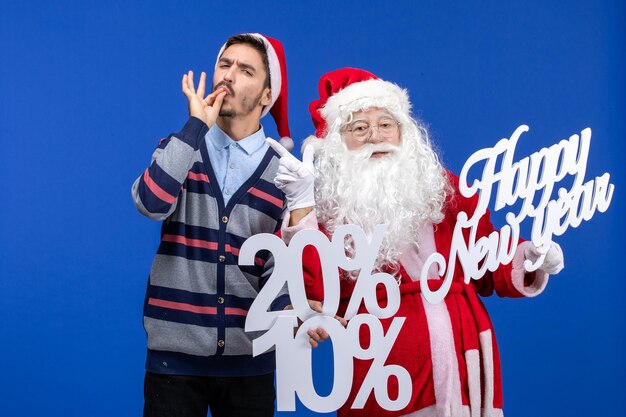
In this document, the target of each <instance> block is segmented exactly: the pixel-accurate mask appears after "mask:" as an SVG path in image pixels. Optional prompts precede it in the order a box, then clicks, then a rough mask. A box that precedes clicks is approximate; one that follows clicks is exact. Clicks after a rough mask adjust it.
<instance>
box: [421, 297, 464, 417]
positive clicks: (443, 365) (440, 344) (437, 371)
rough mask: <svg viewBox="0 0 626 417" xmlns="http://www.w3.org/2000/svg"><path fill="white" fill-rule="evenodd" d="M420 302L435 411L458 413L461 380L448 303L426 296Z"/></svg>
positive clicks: (439, 412)
mask: <svg viewBox="0 0 626 417" xmlns="http://www.w3.org/2000/svg"><path fill="white" fill-rule="evenodd" d="M423 297H424V296H423V295H422V298H423ZM423 305H424V312H425V313H426V321H427V323H428V334H429V336H430V354H431V357H432V365H433V384H434V387H435V400H436V401H437V405H436V408H437V412H438V414H437V415H440V416H457V415H460V409H461V406H462V403H461V382H460V375H459V361H458V359H457V356H456V350H455V348H454V335H453V333H452V322H451V321H450V313H449V312H448V306H447V305H446V303H445V302H442V303H437V304H431V303H429V302H427V301H426V300H425V299H424V301H423ZM468 414H469V413H468Z"/></svg>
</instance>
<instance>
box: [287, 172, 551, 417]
mask: <svg viewBox="0 0 626 417" xmlns="http://www.w3.org/2000/svg"><path fill="white" fill-rule="evenodd" d="M449 178H450V181H451V185H452V188H453V189H454V192H453V193H452V194H451V197H449V198H448V200H447V201H446V204H445V208H444V213H445V217H444V220H443V221H442V222H441V223H439V224H437V225H434V226H433V225H430V224H428V225H426V226H425V227H423V228H422V231H421V232H420V234H419V236H418V237H416V241H418V243H419V248H420V251H419V253H418V252H417V250H416V249H415V246H413V245H412V246H411V247H410V248H408V249H407V251H406V252H405V254H404V255H403V256H402V258H401V268H400V273H399V274H400V293H401V302H400V307H399V309H398V311H397V313H396V314H395V315H394V317H406V320H405V322H404V324H403V326H402V329H401V331H400V333H399V335H398V338H397V339H396V342H395V344H394V346H393V349H392V351H391V353H390V354H389V357H388V359H387V361H386V363H385V365H392V364H397V365H401V366H402V367H404V368H405V369H406V370H407V371H408V372H409V373H410V375H411V379H412V381H413V384H412V385H413V386H412V395H411V400H410V402H409V404H408V405H407V406H406V408H404V409H403V410H400V411H397V412H389V411H387V410H384V409H382V408H381V407H380V406H379V405H378V404H377V403H376V400H375V398H374V395H373V393H372V394H371V395H370V397H369V398H368V401H367V402H366V405H365V407H364V408H363V409H362V410H356V409H351V408H350V406H351V405H352V403H353V402H354V398H355V396H356V394H357V392H358V390H359V388H360V385H361V383H362V381H363V380H364V379H365V376H366V374H367V372H368V370H369V367H370V365H371V363H372V361H371V360H369V361H366V360H359V359H354V378H353V381H354V382H353V386H352V391H351V394H350V397H349V399H348V401H347V402H346V404H345V405H344V406H343V407H342V408H341V409H340V410H339V411H338V416H340V417H342V416H400V415H407V416H415V417H458V416H462V417H465V416H467V417H491V416H502V415H503V414H502V379H501V372H500V358H499V354H498V346H497V344H496V339H495V335H494V330H493V326H492V324H491V320H490V319H489V315H488V313H487V310H486V309H485V307H484V305H483V303H482V302H481V300H480V297H479V295H480V296H489V295H491V294H493V293H494V291H495V292H496V294H498V295H499V296H501V297H523V296H535V295H538V294H539V293H540V292H541V291H543V289H544V287H545V285H546V283H547V280H548V275H547V274H545V273H544V272H542V271H537V272H536V273H525V271H524V269H523V266H522V264H523V261H524V255H523V253H524V247H525V244H526V243H521V244H520V245H519V246H518V248H517V250H516V254H515V257H514V259H513V261H512V262H511V263H509V264H507V265H501V266H500V267H499V268H497V269H496V270H495V271H494V272H487V273H486V274H485V275H484V276H483V277H482V278H480V279H478V280H475V281H470V283H468V284H465V283H464V277H463V269H462V267H461V265H460V263H459V262H458V261H457V264H456V267H455V273H454V279H453V284H452V286H451V289H450V291H449V293H448V294H447V296H446V297H445V299H444V300H443V301H442V302H440V303H437V304H431V303H429V302H428V301H426V300H425V299H424V297H423V296H422V294H421V290H420V281H419V276H420V273H421V266H422V265H423V264H424V261H425V260H426V259H427V258H428V256H429V255H430V254H431V253H433V252H435V251H437V252H439V253H440V254H441V255H443V257H444V258H446V259H448V255H449V252H450V245H451V241H452V236H453V231H454V226H455V222H456V218H457V214H458V213H459V212H460V211H463V212H465V213H467V214H468V216H471V215H472V214H473V212H474V210H475V208H476V205H477V197H476V196H475V197H474V198H469V199H468V198H465V197H463V196H462V195H461V194H460V193H459V191H458V178H457V177H456V176H454V175H452V174H450V175H449ZM284 224H288V219H286V221H285V223H284ZM321 226H322V227H320V228H321V229H322V230H323V225H321ZM307 227H317V221H316V219H315V212H312V213H311V214H309V215H308V216H307V217H306V218H305V219H304V220H303V221H301V222H300V224H299V225H298V226H294V227H290V228H286V227H284V228H283V237H284V238H285V239H286V240H287V241H288V240H289V239H290V237H291V236H292V235H293V234H294V233H295V232H297V231H299V230H301V229H304V228H307ZM493 230H494V228H493V226H492V224H491V222H490V220H489V213H488V212H487V213H486V214H485V215H484V216H483V217H482V219H481V220H480V222H479V227H478V232H477V238H480V237H482V236H487V235H489V234H490V233H491V232H492V231H493ZM465 238H466V239H467V236H465ZM303 268H304V272H305V274H304V275H305V284H306V288H307V292H308V296H309V298H312V299H316V300H320V301H321V300H323V296H324V292H323V286H322V272H321V266H320V263H319V257H318V256H317V253H316V252H315V249H314V248H313V247H311V246H309V247H307V248H306V249H305V251H304V252H303ZM444 276H445V275H444ZM428 282H429V286H430V288H431V290H435V289H438V288H439V286H440V285H441V283H442V282H443V281H442V279H441V278H439V276H437V274H435V273H432V274H430V273H429V281H428ZM354 285H355V281H353V280H351V279H349V278H347V277H346V278H345V279H342V282H341V299H342V303H341V306H340V311H339V315H342V314H343V313H344V312H345V309H346V307H347V304H348V301H349V300H350V296H351V294H352V291H353V289H354ZM377 296H378V300H379V304H380V305H381V306H384V305H385V304H386V300H385V298H386V294H385V292H384V291H382V292H379V293H377ZM359 313H367V311H366V310H365V308H364V306H363V305H361V308H360V310H359ZM392 320H393V317H391V318H388V319H383V320H382V324H383V327H384V328H385V330H386V329H387V328H388V327H389V325H390V324H391V321H392ZM360 339H361V346H363V347H367V346H369V334H367V332H362V333H361V336H360ZM388 389H389V397H390V398H391V399H394V398H397V393H398V387H397V382H396V381H395V380H394V379H392V380H391V381H390V382H389V384H388Z"/></svg>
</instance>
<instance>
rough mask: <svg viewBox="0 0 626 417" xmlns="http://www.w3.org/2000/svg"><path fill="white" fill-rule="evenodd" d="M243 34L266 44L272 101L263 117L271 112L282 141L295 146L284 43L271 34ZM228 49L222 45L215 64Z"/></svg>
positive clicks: (288, 146) (288, 147)
mask: <svg viewBox="0 0 626 417" xmlns="http://www.w3.org/2000/svg"><path fill="white" fill-rule="evenodd" d="M243 35H250V36H253V37H255V38H257V39H259V40H260V41H262V42H263V45H265V50H266V52H267V60H268V63H269V68H270V74H269V75H270V88H271V90H272V101H271V102H270V104H268V105H267V106H265V108H264V109H263V112H262V113H261V117H263V116H265V115H266V114H267V113H271V115H272V117H273V118H274V122H276V128H277V130H278V134H279V135H280V136H281V139H280V143H281V144H282V145H283V146H285V148H287V149H290V150H291V149H292V148H293V141H292V140H291V138H290V136H291V134H290V132H289V120H288V117H287V61H286V60H285V51H284V49H283V44H282V43H281V42H280V41H279V40H276V39H273V38H270V37H269V36H265V35H261V34H260V33H244V34H243ZM224 49H226V44H224V45H222V47H221V48H220V51H219V53H218V54H217V60H216V62H215V66H216V67H217V64H218V62H219V59H220V57H221V56H222V53H223V52H224Z"/></svg>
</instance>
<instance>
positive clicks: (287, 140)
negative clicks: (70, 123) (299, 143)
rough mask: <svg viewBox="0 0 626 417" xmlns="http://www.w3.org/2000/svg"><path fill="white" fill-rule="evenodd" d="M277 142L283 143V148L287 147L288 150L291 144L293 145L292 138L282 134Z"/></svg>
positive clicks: (290, 148)
mask: <svg viewBox="0 0 626 417" xmlns="http://www.w3.org/2000/svg"><path fill="white" fill-rule="evenodd" d="M278 143H280V144H281V145H283V147H284V148H285V149H287V150H288V151H291V150H292V149H293V146H294V144H293V139H291V138H290V137H287V136H283V137H282V138H280V140H279V141H278Z"/></svg>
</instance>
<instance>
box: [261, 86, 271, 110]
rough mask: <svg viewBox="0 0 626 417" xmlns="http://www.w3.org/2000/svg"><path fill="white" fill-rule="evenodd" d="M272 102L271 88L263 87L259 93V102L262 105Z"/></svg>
mask: <svg viewBox="0 0 626 417" xmlns="http://www.w3.org/2000/svg"><path fill="white" fill-rule="evenodd" d="M271 102H272V90H271V89H269V88H267V87H265V90H263V94H262V95H261V104H262V105H263V107H265V106H268V105H269V104H270V103H271Z"/></svg>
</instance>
